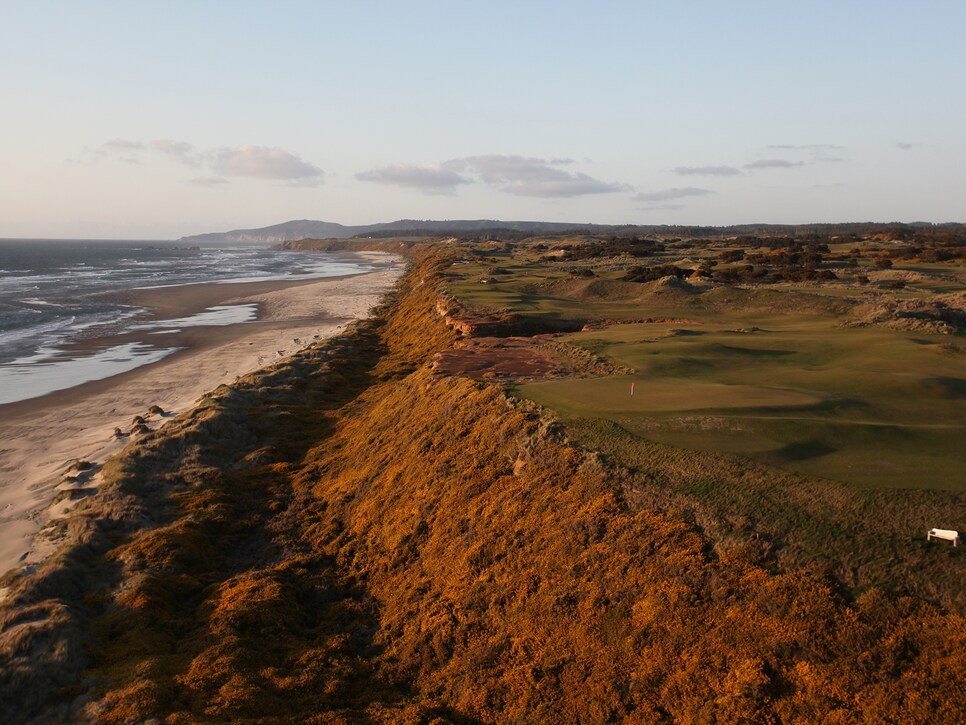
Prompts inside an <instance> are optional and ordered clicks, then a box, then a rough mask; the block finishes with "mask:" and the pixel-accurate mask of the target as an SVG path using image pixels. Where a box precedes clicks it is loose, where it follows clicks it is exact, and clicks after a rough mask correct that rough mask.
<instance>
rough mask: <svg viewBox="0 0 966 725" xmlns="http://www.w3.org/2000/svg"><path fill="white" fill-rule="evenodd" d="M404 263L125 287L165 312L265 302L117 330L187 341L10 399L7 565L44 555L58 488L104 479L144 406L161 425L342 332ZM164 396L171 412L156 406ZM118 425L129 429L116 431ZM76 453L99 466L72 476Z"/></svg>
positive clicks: (4, 505)
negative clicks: (284, 277)
mask: <svg viewBox="0 0 966 725" xmlns="http://www.w3.org/2000/svg"><path fill="white" fill-rule="evenodd" d="M397 267H398V265H397ZM400 273H401V271H400V270H399V269H394V270H383V271H377V272H372V273H369V274H363V275H356V276H350V277H341V278H327V279H322V280H319V279H309V280H297V281H286V282H243V283H235V284H205V285H186V286H182V287H166V288H157V289H145V290H132V291H130V292H127V293H124V298H125V300H128V301H130V302H131V303H132V304H137V305H142V306H145V307H151V308H152V309H153V315H152V316H153V317H155V318H159V319H171V318H178V317H184V316H188V315H191V314H194V313H197V312H201V311H203V310H205V309H206V308H208V307H212V306H215V305H230V304H256V305H258V310H259V316H258V319H257V320H256V321H254V322H247V323H243V324H235V325H224V326H207V327H187V328H183V329H181V330H180V331H179V332H176V333H172V334H165V335H152V334H150V331H136V332H132V333H127V334H125V335H123V336H118V337H114V338H111V344H117V343H118V342H129V341H134V340H144V341H149V342H151V343H153V344H156V345H157V344H164V345H166V346H174V347H181V348H183V349H182V350H180V351H178V352H176V353H174V354H172V355H170V356H168V357H166V358H164V359H163V360H161V361H159V362H156V363H152V364H149V365H145V366H143V367H139V368H137V369H135V370H131V371H129V372H126V373H122V374H120V375H115V376H113V377H110V378H107V379H104V380H98V381H93V382H88V383H84V384H82V385H78V386H76V387H73V388H69V389H67V390H63V391H58V392H54V393H51V394H49V395H44V396H42V397H39V398H32V399H30V400H25V401H21V402H15V403H9V404H6V405H0V574H2V573H3V572H5V571H7V570H8V569H10V568H13V567H16V566H18V565H21V564H30V563H34V562H36V561H39V560H40V559H42V558H43V556H45V555H46V553H47V550H46V548H45V547H44V546H42V545H39V544H40V541H39V539H38V542H37V543H38V545H37V546H35V536H36V534H37V532H38V531H39V530H40V529H41V528H42V527H43V526H44V525H45V524H46V523H47V522H49V521H50V520H51V519H52V518H54V517H56V516H60V515H64V514H65V513H66V512H67V509H68V508H69V506H66V505H64V504H63V503H59V504H57V505H56V506H54V507H51V502H52V500H53V499H54V497H55V496H57V495H58V493H60V491H63V490H66V489H70V488H79V487H82V486H83V487H89V485H91V484H96V470H97V468H98V467H99V466H100V465H102V464H103V463H104V461H105V460H107V458H109V457H110V456H111V455H112V454H114V453H116V452H118V451H120V450H121V449H122V448H123V447H124V446H125V445H127V444H128V443H129V442H130V440H131V436H130V435H128V434H129V433H130V431H131V430H132V421H133V418H134V416H137V415H139V416H142V417H144V418H146V420H147V424H148V425H149V427H150V428H152V429H155V428H158V427H159V426H161V425H163V424H164V422H165V420H166V419H167V418H170V417H171V416H173V415H175V414H177V413H180V412H183V411H184V410H187V409H189V408H191V407H192V406H193V405H194V404H195V403H196V402H197V401H198V400H199V398H201V396H202V395H204V393H206V392H208V391H209V390H212V389H214V388H216V387H217V386H218V385H221V384H223V383H230V382H232V381H233V380H235V378H237V377H238V376H240V375H244V374H246V373H249V372H252V371H253V370H257V369H258V368H261V367H264V366H266V365H269V364H271V363H274V362H276V361H278V360H280V359H281V358H283V357H287V356H288V355H291V354H293V353H295V352H296V351H298V350H300V349H301V348H303V347H306V346H307V345H310V344H312V343H314V342H317V341H318V340H319V339H323V338H325V337H330V336H332V335H334V334H337V333H338V332H339V330H340V329H341V328H342V327H343V326H344V325H345V324H346V323H347V322H349V321H350V320H353V319H358V318H362V317H365V316H367V314H368V312H369V309H370V308H371V307H372V306H373V305H375V304H376V303H377V302H378V300H379V297H380V296H381V295H382V293H384V292H385V291H386V290H387V289H388V288H389V287H390V286H391V285H392V284H393V282H395V280H396V279H397V278H398V276H399V274H400ZM103 342H104V341H98V340H89V341H85V342H84V343H83V345H82V346H78V347H77V348H75V350H73V352H75V354H81V353H82V352H83V349H82V348H92V347H96V346H97V345H98V344H100V343H103ZM154 405H157V406H160V407H161V408H162V409H163V410H164V411H165V415H163V416H162V415H157V414H155V415H148V409H149V408H150V407H151V406H154ZM115 428H121V430H122V431H123V432H124V434H125V435H123V436H121V437H115V436H114V429H115ZM77 461H90V462H91V463H93V464H94V468H93V470H92V471H90V472H88V473H84V474H80V475H79V477H78V480H74V481H71V480H69V479H68V478H67V477H66V476H65V474H66V473H68V469H69V468H70V467H71V466H72V464H74V463H76V462H77ZM69 473H70V475H72V476H73V475H77V474H76V472H69ZM41 538H42V537H41Z"/></svg>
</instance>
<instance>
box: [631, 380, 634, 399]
mask: <svg viewBox="0 0 966 725" xmlns="http://www.w3.org/2000/svg"><path fill="white" fill-rule="evenodd" d="M631 397H632V398H633V397H634V381H633V380H632V381H631Z"/></svg>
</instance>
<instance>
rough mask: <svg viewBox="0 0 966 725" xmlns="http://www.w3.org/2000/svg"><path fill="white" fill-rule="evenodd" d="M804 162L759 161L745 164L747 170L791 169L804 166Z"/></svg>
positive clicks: (785, 160)
mask: <svg viewBox="0 0 966 725" xmlns="http://www.w3.org/2000/svg"><path fill="white" fill-rule="evenodd" d="M804 165H805V162H804V161H789V160H788V159H759V160H758V161H752V162H751V163H750V164H745V168H746V169H791V168H794V167H796V166H804Z"/></svg>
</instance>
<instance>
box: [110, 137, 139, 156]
mask: <svg viewBox="0 0 966 725" xmlns="http://www.w3.org/2000/svg"><path fill="white" fill-rule="evenodd" d="M101 148H102V149H103V150H104V151H107V152H111V153H117V154H125V153H131V152H132V151H143V150H144V144H143V143H141V142H140V141H129V140H128V139H126V138H112V139H111V140H110V141H105V142H104V143H103V144H102V145H101Z"/></svg>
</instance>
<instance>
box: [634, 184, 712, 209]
mask: <svg viewBox="0 0 966 725" xmlns="http://www.w3.org/2000/svg"><path fill="white" fill-rule="evenodd" d="M713 193H714V192H713V191H711V190H710V189H698V188H696V187H694V186H686V187H683V188H674V189H661V190H660V191H651V192H646V193H644V192H642V193H640V194H635V195H634V196H632V197H631V198H632V199H633V200H634V201H645V202H661V201H673V200H674V199H686V198H688V197H691V196H707V195H708V194H713ZM655 208H656V207H655ZM661 208H670V207H661Z"/></svg>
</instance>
